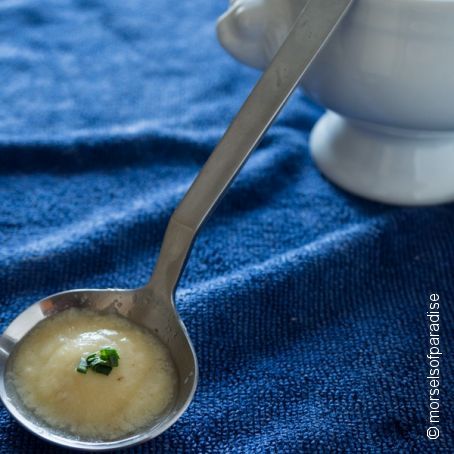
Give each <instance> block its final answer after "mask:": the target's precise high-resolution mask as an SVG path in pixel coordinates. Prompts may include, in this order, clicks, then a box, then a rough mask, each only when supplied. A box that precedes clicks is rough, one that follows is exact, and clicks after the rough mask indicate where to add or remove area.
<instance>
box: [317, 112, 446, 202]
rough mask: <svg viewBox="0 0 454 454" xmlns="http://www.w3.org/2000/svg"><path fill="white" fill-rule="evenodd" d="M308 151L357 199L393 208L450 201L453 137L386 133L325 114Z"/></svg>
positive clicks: (395, 130) (387, 129)
mask: <svg viewBox="0 0 454 454" xmlns="http://www.w3.org/2000/svg"><path fill="white" fill-rule="evenodd" d="M310 148H311V153H312V157H313V159H314V161H315V163H316V165H317V166H318V167H319V169H320V170H321V172H322V173H323V174H324V175H325V176H326V177H327V178H328V179H330V180H331V181H333V182H334V183H336V184H337V185H339V186H340V187H341V188H343V189H345V190H347V191H350V192H352V193H354V194H357V195H360V196H362V197H366V198H368V199H371V200H375V201H379V202H386V203H391V204H396V205H431V204H436V203H443V202H450V201H454V171H453V169H454V132H452V133H451V132H437V131H433V132H432V131H416V130H405V129H399V128H390V127H386V126H381V125H377V124H372V123H365V122H357V121H351V120H348V119H346V118H344V117H342V116H340V115H338V114H335V113H333V112H328V113H326V114H325V115H324V116H323V117H322V118H321V119H320V120H319V121H318V123H317V124H316V125H315V128H314V129H313V131H312V134H311V137H310Z"/></svg>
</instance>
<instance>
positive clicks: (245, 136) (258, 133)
mask: <svg viewBox="0 0 454 454" xmlns="http://www.w3.org/2000/svg"><path fill="white" fill-rule="evenodd" d="M352 1H353V0H310V1H309V2H308V3H307V4H306V6H305V7H304V8H303V9H302V11H301V13H300V14H299V16H298V18H297V19H296V22H295V24H294V26H293V28H292V29H291V30H290V32H289V34H288V36H287V38H286V39H285V41H284V43H283V44H282V46H281V47H280V49H279V50H278V52H277V53H276V55H275V57H274V59H273V61H272V62H271V64H270V66H269V67H268V69H267V70H266V71H265V72H264V74H263V75H262V77H261V78H260V80H259V81H258V83H257V84H256V86H255V87H254V89H253V90H252V92H251V94H250V95H249V97H248V98H247V99H246V101H245V103H244V104H243V106H242V107H241V109H240V111H239V112H238V114H237V115H236V117H235V118H234V119H233V121H232V123H231V124H230V126H229V128H228V129H227V131H226V132H225V134H224V136H223V137H222V139H221V141H220V142H219V144H218V145H217V147H216V148H215V150H214V151H213V153H212V154H211V156H210V157H209V159H208V161H207V162H206V163H205V165H204V166H203V168H202V170H201V171H200V173H199V174H198V176H197V178H196V179H195V180H194V182H193V183H192V185H191V187H190V188H189V190H188V192H187V193H186V195H185V196H184V198H183V200H182V201H181V202H180V204H179V205H178V207H177V208H176V210H175V211H174V213H173V214H172V217H171V218H170V221H169V224H168V226H167V230H166V232H165V236H164V241H163V244H162V246H161V252H160V255H159V258H158V262H157V264H156V267H155V270H154V273H153V275H152V277H151V280H150V282H149V285H150V286H152V287H153V289H154V291H159V292H163V293H164V295H165V296H169V295H172V294H173V292H174V290H175V287H176V285H177V283H178V280H179V278H180V275H181V273H182V271H183V268H184V265H185V263H186V259H187V256H188V254H189V251H190V249H191V246H192V243H193V241H194V239H195V237H196V235H197V233H198V231H199V229H200V228H201V227H202V225H203V223H204V222H205V221H206V219H207V218H208V216H209V215H210V214H211V213H212V211H213V210H214V208H215V206H216V204H217V203H218V202H219V200H220V199H221V198H222V196H223V195H224V193H225V191H226V190H227V189H228V187H229V186H230V184H231V183H232V181H233V179H234V178H235V176H236V175H237V173H238V172H239V171H240V169H241V167H242V166H243V164H244V163H245V162H246V160H247V158H248V157H249V155H250V154H251V152H252V151H253V150H254V149H255V147H256V146H257V144H258V143H259V141H260V140H261V138H262V137H263V135H264V134H265V132H266V131H267V129H268V128H269V126H270V125H271V123H272V121H273V120H274V118H275V117H276V115H277V114H278V113H279V111H280V110H281V109H282V107H283V106H284V104H285V103H286V101H287V99H288V98H289V96H290V95H291V94H292V92H293V91H294V90H295V88H296V87H297V85H298V83H299V82H300V80H301V78H302V76H303V75H304V73H305V72H306V70H307V68H308V67H309V65H310V64H311V62H312V60H313V59H314V58H315V56H316V55H317V54H318V52H319V50H320V49H321V47H322V46H323V44H324V43H325V42H326V41H327V39H328V37H329V36H330V35H331V33H332V31H333V30H334V28H335V27H336V25H337V24H338V23H339V21H340V20H341V18H342V17H343V16H344V14H345V13H346V12H347V10H348V8H349V7H350V5H351V3H352Z"/></svg>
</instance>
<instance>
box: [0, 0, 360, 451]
mask: <svg viewBox="0 0 454 454" xmlns="http://www.w3.org/2000/svg"><path fill="white" fill-rule="evenodd" d="M351 3H352V0H310V1H309V2H308V3H307V4H306V6H305V7H304V9H303V10H302V12H301V13H300V15H299V16H298V18H297V20H296V22H295V25H294V27H293V28H292V30H291V31H290V33H289V35H288V37H287V38H286V40H285V42H284V43H283V45H282V46H281V48H280V49H279V51H278V53H277V54H276V56H275V58H274V60H273V61H272V63H271V65H270V67H269V68H268V69H267V71H266V72H265V73H264V74H263V76H262V77H261V78H260V80H259V82H258V83H257V85H256V86H255V88H254V89H253V91H252V92H251V94H250V96H249V97H248V99H247V100H246V102H245V103H244V105H243V107H242V108H241V110H240V111H239V113H238V114H237V116H236V117H235V118H234V120H233V121H232V123H231V125H230V127H229V128H228V130H227V131H226V133H225V135H224V137H223V138H222V140H221V141H220V143H219V144H218V146H217V147H216V149H215V150H214V152H213V153H212V154H211V156H210V158H209V159H208V161H207V162H206V164H205V165H204V167H203V169H202V170H201V172H200V173H199V175H198V176H197V178H196V179H195V181H194V183H193V184H192V186H191V187H190V189H189V191H188V192H187V194H186V195H185V196H184V198H183V200H182V201H181V203H180V204H179V205H178V207H177V208H176V210H175V211H174V213H173V215H172V217H171V218H170V221H169V224H168V227H167V230H166V232H165V236H164V241H163V244H162V247H161V252H160V255H159V258H158V261H157V264H156V267H155V270H154V273H153V275H152V277H151V280H150V282H149V283H148V284H147V285H146V286H145V287H143V288H139V289H136V290H116V289H113V290H112V289H107V290H71V291H68V292H63V293H58V294H56V295H52V296H49V297H47V298H45V299H43V300H41V301H39V302H37V303H35V304H33V305H32V306H31V307H29V308H28V309H26V310H25V311H24V312H22V313H21V314H20V315H19V316H18V317H17V318H16V319H15V320H14V321H13V322H12V323H11V324H10V325H9V327H8V328H7V329H6V331H5V332H4V333H3V335H2V336H1V337H0V397H1V399H2V400H3V403H4V404H5V406H6V408H7V409H8V410H9V411H10V413H11V414H12V415H13V416H14V417H15V418H16V419H17V420H18V421H19V422H20V423H21V424H22V425H23V426H25V427H26V428H27V429H29V430H31V431H32V432H33V433H35V434H36V435H38V436H40V437H41V438H44V439H46V440H48V441H52V442H55V443H57V444H59V445H62V446H66V447H71V448H78V449H86V450H92V451H95V450H97V451H100V450H111V449H118V448H125V447H128V446H132V445H135V444H138V443H142V442H144V441H146V440H150V439H151V438H153V437H156V436H157V435H159V434H160V433H162V432H163V431H164V430H166V429H167V428H168V427H170V426H171V425H172V424H173V423H174V422H175V421H176V420H177V419H178V418H179V417H180V416H181V414H182V413H183V412H184V411H185V410H186V408H187V407H188V405H189V404H190V402H191V400H192V398H193V396H194V392H195V389H196V386H197V379H198V367H197V358H196V355H195V352H194V349H193V347H192V344H191V341H190V339H189V336H188V333H187V331H186V329H185V327H184V325H183V323H182V321H181V320H180V317H179V316H178V313H177V312H176V309H175V304H174V293H175V288H176V286H177V283H178V280H179V278H180V275H181V272H182V271H183V268H184V265H185V262H186V259H187V256H188V254H189V251H190V249H191V246H192V243H193V242H194V239H195V237H196V235H197V233H198V231H199V229H200V228H201V226H202V225H203V223H204V222H205V220H206V219H207V217H208V216H209V215H210V214H211V212H212V211H213V209H214V208H215V205H216V203H217V202H219V200H220V199H221V197H222V195H223V194H224V193H225V191H226V190H227V188H228V187H229V186H230V184H231V182H232V180H233V179H234V178H235V176H236V174H237V173H238V172H239V170H240V169H241V167H242V166H243V164H244V163H245V161H246V159H247V158H248V156H249V155H250V153H251V152H252V151H253V150H254V148H255V147H256V146H257V144H258V142H259V141H260V139H261V138H262V136H263V135H264V134H265V132H266V130H267V129H268V127H269V126H270V124H271V122H272V121H273V119H274V118H275V117H276V115H277V114H278V113H279V111H280V110H281V108H282V107H283V105H284V104H285V102H286V101H287V99H288V98H289V96H290V95H291V93H292V92H293V91H294V89H295V88H296V86H297V85H298V83H299V81H300V80H301V78H302V76H303V74H304V73H305V71H306V70H307V68H308V66H309V65H310V63H311V62H312V60H313V59H314V57H315V56H316V55H317V53H318V51H319V50H320V48H321V47H322V46H323V44H324V43H325V42H326V40H327V39H328V37H329V36H330V34H331V33H332V31H333V29H334V28H335V26H336V25H337V24H338V23H339V21H340V20H341V18H342V17H343V15H344V14H345V13H346V11H347V9H348V8H349V6H350V5H351ZM70 307H80V308H91V309H93V310H96V311H116V312H117V313H119V314H121V315H122V316H124V317H127V318H128V319H130V320H132V321H134V322H136V323H137V324H139V325H142V326H144V327H146V328H148V329H149V330H151V331H152V332H155V333H156V334H157V335H158V336H159V338H160V339H161V341H162V342H164V344H165V345H167V347H168V348H169V350H170V352H171V355H172V357H173V360H174V363H175V366H176V368H177V370H178V374H179V385H178V392H177V396H176V399H175V402H174V403H173V405H172V406H171V407H170V408H169V409H168V411H167V412H165V414H163V415H161V417H160V418H159V419H158V420H156V421H155V423H154V424H152V425H151V427H145V428H143V429H141V430H140V431H139V432H137V433H133V434H131V435H130V436H127V437H123V438H120V439H116V440H112V441H102V440H101V441H92V440H82V439H78V438H76V437H73V436H71V435H69V434H66V433H61V432H59V431H57V430H55V429H53V428H52V427H49V426H48V425H46V424H45V423H44V422H43V421H40V420H39V419H38V418H36V417H34V416H33V414H32V413H31V412H30V411H29V410H28V409H27V408H25V407H24V405H23V404H22V402H21V399H20V398H19V396H18V394H17V392H16V390H15V388H14V386H13V384H12V383H10V381H9V380H8V379H7V377H6V372H7V370H8V358H9V357H10V355H11V354H12V353H13V352H14V348H15V346H16V345H17V343H18V342H20V340H21V339H22V338H23V337H24V336H25V335H26V334H27V333H28V332H29V331H30V330H31V329H32V328H33V327H34V326H36V324H37V323H39V322H40V321H42V320H44V319H45V318H47V317H49V316H51V315H53V314H55V313H57V312H60V311H63V310H65V309H67V308H70ZM68 411H70V409H68Z"/></svg>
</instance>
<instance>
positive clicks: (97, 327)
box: [9, 309, 177, 440]
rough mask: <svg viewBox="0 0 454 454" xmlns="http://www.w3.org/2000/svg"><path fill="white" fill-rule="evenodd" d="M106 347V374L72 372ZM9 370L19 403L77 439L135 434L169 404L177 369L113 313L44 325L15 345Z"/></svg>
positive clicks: (69, 314)
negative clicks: (110, 355) (112, 362)
mask: <svg viewBox="0 0 454 454" xmlns="http://www.w3.org/2000/svg"><path fill="white" fill-rule="evenodd" d="M106 346H109V347H112V348H114V349H116V350H117V352H118V354H119V356H120V359H119V361H118V367H114V368H112V372H111V373H110V374H109V375H103V374H101V373H96V372H95V371H93V370H88V371H87V373H86V374H83V373H79V372H77V371H76V368H77V366H78V364H79V361H80V359H81V357H82V358H83V357H87V355H89V354H91V353H93V352H95V351H98V350H100V349H102V348H103V347H106ZM12 361H13V362H12V365H11V369H10V374H9V377H10V380H12V381H13V384H14V386H15V387H16V389H17V392H18V393H19V395H20V397H21V398H22V400H23V403H24V404H25V406H26V407H28V408H29V409H30V410H32V411H33V412H34V413H35V414H36V415H37V416H38V417H39V418H41V419H42V420H44V421H45V422H46V423H47V424H49V425H50V426H52V427H54V428H57V429H60V430H63V431H65V432H70V433H72V434H73V435H75V436H78V437H79V438H81V439H99V440H111V439H114V438H118V437H121V436H124V435H127V434H129V433H132V432H134V431H136V430H137V429H140V428H142V427H144V426H146V425H147V424H150V423H152V421H153V420H154V419H155V418H156V417H157V416H159V415H160V414H161V413H162V412H163V411H164V410H165V409H166V408H167V407H168V406H169V405H170V404H171V403H172V401H173V399H174V396H175V392H176V386H177V372H176V369H175V366H174V364H173V361H172V359H171V356H170V353H169V351H168V349H167V347H165V346H164V344H162V342H161V341H160V340H159V339H158V338H157V337H156V336H154V335H153V334H152V333H150V332H149V331H146V330H145V329H143V328H141V327H139V326H138V325H135V324H133V323H132V322H130V321H128V320H127V319H125V318H123V317H120V316H119V315H115V314H108V315H104V314H97V313H95V312H93V311H90V310H87V309H68V310H66V311H63V312H61V313H59V314H57V315H55V316H53V317H51V318H49V319H46V320H44V321H43V322H41V323H40V324H38V325H37V326H36V328H34V329H33V330H32V331H31V332H30V334H28V335H27V336H26V337H25V338H24V339H23V341H22V342H21V343H20V344H19V347H18V349H17V352H16V353H15V355H14V357H13V360H12Z"/></svg>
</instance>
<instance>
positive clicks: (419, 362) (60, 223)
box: [0, 0, 454, 454]
mask: <svg viewBox="0 0 454 454" xmlns="http://www.w3.org/2000/svg"><path fill="white" fill-rule="evenodd" d="M225 7H226V2H224V1H217V2H209V1H204V0H192V1H177V2H169V1H165V0H153V1H150V0H131V1H121V2H120V1H118V2H117V1H115V2H114V1H109V2H107V1H105V2H103V1H101V0H73V1H68V0H54V1H47V0H42V1H40V2H36V1H33V0H3V2H1V3H0V36H1V40H0V81H1V85H0V87H1V88H0V289H1V292H0V325H1V326H0V328H1V329H2V330H3V329H4V328H5V327H6V326H7V325H8V324H9V323H10V322H11V321H12V320H13V318H14V317H15V316H16V315H17V314H19V313H20V312H21V311H22V310H23V309H24V308H26V307H27V306H28V305H30V304H31V303H33V302H34V301H36V300H38V299H40V298H42V297H44V296H46V295H49V294H52V293H55V292H58V291H62V290H66V289H71V288H90V287H94V288H103V287H124V288H128V287H131V288H132V287H136V286H140V285H142V284H144V283H145V282H146V280H147V279H148V277H149V275H150V273H151V270H152V268H153V265H154V263H155V260H156V257H157V254H158V250H159V245H160V241H161V238H162V235H163V232H164V229H165V225H166V222H167V220H168V218H169V216H170V214H171V212H172V210H173V209H174V207H175V206H176V204H177V202H178V201H179V200H180V199H181V197H182V196H183V194H184V193H185V191H186V190H187V188H188V186H189V184H190V182H191V181H192V179H193V178H194V176H195V175H196V173H197V172H198V170H199V169H200V167H201V165H202V164H203V162H204V161H205V160H206V159H207V157H208V156H209V153H210V152H211V150H212V149H213V147H214V145H215V144H216V142H217V141H218V140H219V138H220V136H221V135H222V132H223V131H224V129H225V128H226V126H227V125H228V123H229V121H230V119H231V118H232V117H233V115H234V113H235V112H236V111H237V109H238V108H239V106H240V105H241V103H242V101H243V99H244V98H245V96H246V95H247V93H248V91H249V90H250V88H251V87H252V85H253V84H254V82H255V81H256V79H257V77H258V73H257V72H255V71H253V70H250V69H248V68H245V67H243V66H241V65H240V64H239V63H237V62H235V61H234V60H232V59H231V58H230V57H229V56H228V55H226V53H225V52H224V51H223V50H222V49H221V47H220V46H219V45H218V43H217V41H216V37H215V20H216V17H217V16H218V15H219V14H220V13H221V12H222V11H223V10H224V9H225ZM320 114H321V109H320V108H318V107H317V106H315V105H314V104H312V103H311V102H310V101H309V100H308V99H306V98H305V97H304V95H303V94H302V93H301V92H300V93H297V94H296V95H295V96H294V97H293V98H292V100H291V101H290V103H289V104H288V106H287V107H286V108H285V111H284V112H283V113H282V115H281V116H280V117H279V119H278V121H277V123H276V124H275V125H274V126H273V128H272V129H271V130H270V131H269V133H268V135H267V137H266V139H265V140H264V142H263V144H262V146H261V147H260V148H259V149H258V150H257V151H256V152H255V153H254V154H253V156H252V157H251V159H250V161H249V162H248V163H247V165H246V166H245V168H244V169H243V171H242V172H241V174H240V175H239V177H238V179H237V181H236V182H235V184H234V186H233V187H232V188H231V190H230V191H229V193H228V195H227V196H226V198H225V199H224V200H223V202H222V204H221V205H220V206H219V208H218V210H217V211H216V213H215V215H214V216H213V217H212V218H211V220H210V221H209V222H208V223H207V225H206V226H205V228H204V229H203V231H202V232H201V234H200V237H199V238H198V240H197V242H196V244H195V247H194V249H193V252H192V255H191V258H190V261H189V263H188V266H187V269H186V271H185V273H184V275H183V278H182V280H181V283H180V286H179V290H178V292H177V306H178V309H179V311H180V313H181V316H182V318H183V319H184V322H185V324H186V326H187V328H188V331H189V333H190V335H191V338H192V340H193V342H194V345H195V349H196V351H197V354H198V358H199V362H200V385H199V387H198V390H197V393H196V396H195V399H194V402H193V403H192V405H191V406H190V407H189V409H188V411H187V412H186V413H185V414H184V416H183V417H182V418H181V420H180V421H179V422H178V423H177V424H175V425H174V426H173V427H172V428H171V429H170V430H168V431H167V432H166V433H165V434H163V435H162V436H160V437H158V438H157V439H155V440H153V441H151V442H149V443H148V444H145V445H144V446H142V447H140V448H136V449H135V450H134V451H131V452H137V453H139V452H158V453H161V452H162V453H163V452H165V453H172V452H184V453H200V452H210V453H215V452H216V453H217V452H235V453H237V452H283V453H291V452H308V453H313V452H402V453H409V452H416V453H429V452H454V434H453V431H454V422H453V421H454V419H453V416H454V415H453V411H454V410H453V408H454V401H453V393H452V391H453V361H452V354H453V352H452V342H453V329H452V327H453V323H454V314H453V305H452V300H453V298H454V282H453V273H452V272H453V269H454V241H453V234H454V206H452V205H446V206H439V207H432V208H421V209H405V208H396V207H389V206H384V205H380V204H374V203H370V202H367V201H363V200H360V199H358V198H356V197H353V196H351V195H349V194H347V193H345V192H343V191H341V190H339V189H337V188H336V187H334V186H333V185H331V184H330V183H329V182H328V181H326V180H325V179H324V178H323V177H322V176H321V175H320V174H319V173H318V171H317V170H316V169H315V167H314V165H313V163H312V162H311V159H310V157H309V154H308V135H309V132H310V129H311V127H312V126H313V125H314V123H315V121H316V120H317V118H318V117H319V115H320ZM428 178H430V175H428ZM434 292H436V293H438V294H439V295H440V313H441V319H442V323H441V329H440V336H441V346H440V348H441V350H442V351H443V356H442V359H441V366H440V370H441V387H440V395H439V397H440V402H441V407H440V424H439V427H440V431H441V435H440V437H439V438H438V439H437V440H428V439H427V436H426V430H427V428H428V427H429V425H430V424H429V423H428V417H429V407H428V406H429V383H428V380H427V378H426V377H427V374H428V367H429V366H428V360H427V358H426V355H427V354H428V351H429V341H428V339H429V336H428V319H427V317H426V312H427V311H428V310H429V309H428V308H429V295H430V294H431V293H434ZM57 451H58V452H60V450H59V449H58V448H55V447H53V446H50V445H48V444H46V443H45V442H42V441H40V440H38V439H37V438H35V437H34V436H33V435H30V434H28V432H26V431H25V430H24V429H22V428H21V427H20V426H19V425H18V424H17V423H16V422H14V421H13V419H12V418H11V417H10V416H9V414H8V413H7V412H6V410H5V409H4V407H2V406H0V453H2V454H3V453H11V452H13V453H14V452H17V453H50V452H57Z"/></svg>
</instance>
